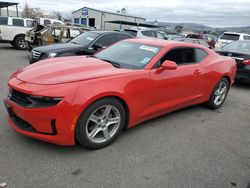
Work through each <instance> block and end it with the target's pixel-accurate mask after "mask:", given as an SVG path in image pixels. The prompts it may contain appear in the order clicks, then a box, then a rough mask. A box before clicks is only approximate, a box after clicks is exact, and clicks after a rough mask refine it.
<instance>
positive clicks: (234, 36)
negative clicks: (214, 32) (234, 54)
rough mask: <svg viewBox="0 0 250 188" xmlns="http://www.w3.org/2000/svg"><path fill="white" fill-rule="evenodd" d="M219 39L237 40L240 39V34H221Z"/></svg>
mask: <svg viewBox="0 0 250 188" xmlns="http://www.w3.org/2000/svg"><path fill="white" fill-rule="evenodd" d="M220 39H222V40H239V39H240V35H238V34H227V33H225V34H223V35H222V36H221V37H220Z"/></svg>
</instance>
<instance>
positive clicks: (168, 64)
mask: <svg viewBox="0 0 250 188" xmlns="http://www.w3.org/2000/svg"><path fill="white" fill-rule="evenodd" d="M160 69H161V70H162V71H163V70H175V69H177V64H176V63H175V62H174V61H169V60H165V61H164V62H163V63H162V64H161V66H160Z"/></svg>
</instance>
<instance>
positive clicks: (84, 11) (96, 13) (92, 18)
mask: <svg viewBox="0 0 250 188" xmlns="http://www.w3.org/2000/svg"><path fill="white" fill-rule="evenodd" d="M110 21H127V22H134V23H145V21H146V19H145V18H142V17H137V16H132V15H129V14H127V13H126V9H125V8H123V9H122V10H121V11H119V12H109V11H102V10H97V9H93V8H89V7H83V8H81V9H79V10H77V11H74V12H73V13H72V22H73V23H75V24H81V25H84V26H86V27H95V28H97V29H104V30H109V31H111V30H115V29H121V28H120V27H121V26H120V25H119V24H115V23H109V22H110ZM128 27H131V26H128V25H122V28H128Z"/></svg>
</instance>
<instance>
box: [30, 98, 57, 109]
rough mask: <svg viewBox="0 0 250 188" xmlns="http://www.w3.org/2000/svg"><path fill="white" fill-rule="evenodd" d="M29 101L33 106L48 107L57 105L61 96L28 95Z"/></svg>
mask: <svg viewBox="0 0 250 188" xmlns="http://www.w3.org/2000/svg"><path fill="white" fill-rule="evenodd" d="M28 99H29V101H31V102H32V106H33V107H49V106H55V105H57V104H58V103H59V102H60V101H61V100H62V97H43V96H34V95H29V96H28Z"/></svg>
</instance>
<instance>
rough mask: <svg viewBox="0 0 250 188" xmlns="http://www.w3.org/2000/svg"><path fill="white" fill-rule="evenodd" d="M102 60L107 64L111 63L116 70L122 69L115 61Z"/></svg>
mask: <svg viewBox="0 0 250 188" xmlns="http://www.w3.org/2000/svg"><path fill="white" fill-rule="evenodd" d="M100 60H102V61H105V62H107V63H110V64H112V65H113V66H114V67H116V68H121V65H120V64H119V63H117V62H114V61H111V60H108V59H100Z"/></svg>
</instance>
